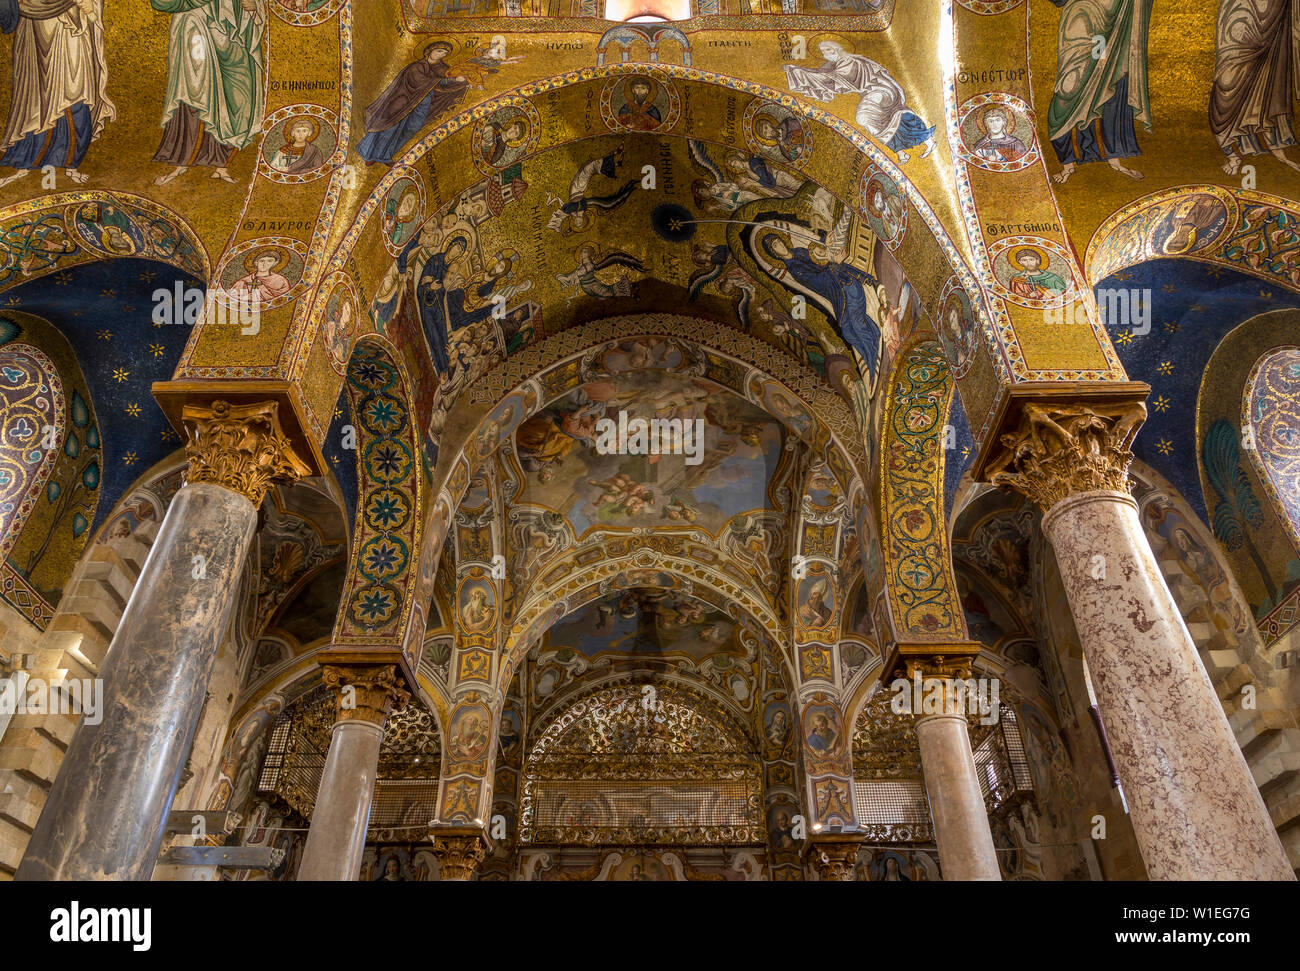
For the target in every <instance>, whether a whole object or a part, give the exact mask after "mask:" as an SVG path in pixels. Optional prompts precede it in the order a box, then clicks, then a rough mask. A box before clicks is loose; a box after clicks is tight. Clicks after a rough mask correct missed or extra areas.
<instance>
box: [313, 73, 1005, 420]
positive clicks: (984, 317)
mask: <svg viewBox="0 0 1300 971" xmlns="http://www.w3.org/2000/svg"><path fill="white" fill-rule="evenodd" d="M650 67H653V68H654V69H655V70H657V71H662V72H664V73H665V74H666V76H668V77H670V78H673V79H676V80H679V81H681V83H683V84H694V85H698V86H700V87H701V88H702V89H704V90H716V92H717V93H723V92H726V91H728V90H739V91H743V92H746V93H749V94H752V95H754V96H755V97H757V98H762V99H767V100H770V101H773V102H776V103H778V104H781V105H782V106H784V107H786V108H788V109H789V110H791V111H793V112H795V113H796V114H798V115H799V116H801V117H803V118H806V119H808V120H809V121H810V122H811V123H814V124H817V125H820V126H822V127H823V128H825V129H827V130H829V131H830V132H833V133H834V135H835V136H837V137H838V138H839V139H840V140H842V141H843V142H845V143H847V144H848V145H849V146H851V147H852V148H853V149H854V150H856V151H857V152H858V153H860V154H861V155H862V156H863V157H864V158H865V159H866V161H867V162H868V163H869V165H870V166H871V167H874V168H875V169H876V170H879V171H883V172H884V173H885V174H886V175H887V176H888V177H889V178H890V179H892V180H893V181H894V182H895V184H896V185H898V186H899V187H900V189H901V190H902V191H903V192H904V193H905V194H906V196H907V198H908V200H909V201H910V203H911V204H912V206H913V207H915V208H916V210H917V212H918V213H919V214H920V216H921V221H922V222H923V223H924V224H925V226H926V227H927V229H928V234H927V235H926V237H925V239H926V240H928V242H926V243H924V244H913V245H928V246H933V247H934V252H933V254H932V255H931V257H930V258H929V259H926V258H925V254H924V253H919V252H918V253H915V254H913V255H912V256H911V258H909V257H908V254H906V253H902V252H901V251H900V254H898V255H899V256H900V263H914V264H916V265H946V266H947V267H948V268H949V270H950V272H949V273H947V274H944V275H943V279H939V280H937V281H936V282H935V283H934V284H933V285H932V286H928V287H927V288H926V290H927V291H929V292H923V304H924V305H925V306H927V307H928V308H929V310H930V311H931V313H932V316H937V313H938V310H939V304H940V298H941V292H940V291H941V290H947V289H949V287H947V286H946V285H947V284H953V283H955V284H956V285H958V286H960V287H961V288H962V289H964V290H965V291H966V293H967V294H969V295H971V296H972V297H973V298H974V299H973V300H972V304H973V305H974V312H975V314H976V317H977V319H978V320H979V321H980V328H979V329H980V332H981V333H982V334H983V335H984V339H983V340H982V341H977V342H976V344H977V347H978V348H979V353H980V354H981V355H983V356H984V357H985V359H986V366H985V369H984V370H983V372H982V373H984V374H985V377H984V378H982V379H981V381H982V382H983V383H985V384H989V385H990V387H989V388H984V389H982V393H981V394H980V395H979V396H978V398H977V399H975V400H973V402H972V403H973V404H975V403H981V408H983V407H984V406H987V407H988V408H990V409H991V404H990V402H991V398H992V397H993V395H992V394H991V393H990V391H991V389H992V387H993V386H995V385H996V383H997V382H998V381H999V380H1001V379H1003V378H1004V377H1005V376H1006V375H1008V374H1009V373H1010V366H1009V363H1008V361H1009V359H1010V358H1009V357H1008V354H1007V351H1006V349H1005V348H1004V347H1002V341H1003V340H1004V339H1005V334H1004V335H1002V336H1001V337H999V336H998V335H997V334H995V331H994V330H993V328H992V327H991V326H989V325H988V324H987V321H988V320H990V319H991V312H990V310H989V297H988V294H987V292H986V291H985V289H984V288H983V287H982V286H981V284H980V283H979V280H978V278H977V277H976V276H975V274H974V273H973V272H972V271H971V270H970V267H969V266H968V265H967V263H966V261H965V257H964V254H963V253H962V252H961V251H960V250H959V249H958V246H957V244H955V243H954V242H953V239H952V238H951V237H950V236H949V234H948V232H947V230H946V229H945V227H944V225H943V223H942V221H941V220H940V219H939V217H938V216H937V215H936V212H935V208H934V207H932V206H931V205H930V203H929V201H928V200H927V199H926V198H925V196H924V195H923V194H922V193H921V191H920V190H919V189H918V188H917V187H916V186H915V184H914V183H912V182H911V181H910V180H909V179H908V178H907V177H906V176H905V175H904V174H903V172H902V171H901V170H900V169H898V167H897V166H896V165H895V164H894V163H893V161H892V160H891V159H890V158H889V157H888V156H887V155H886V154H885V153H884V152H883V151H882V150H881V149H880V148H879V147H878V146H876V145H875V144H874V143H873V142H872V141H871V140H870V139H869V138H868V137H867V136H866V135H865V134H864V133H863V132H861V131H860V130H858V129H857V128H855V127H854V126H852V125H850V124H848V123H847V122H845V121H843V120H841V119H839V118H838V117H836V116H834V115H832V114H830V113H829V112H827V111H825V110H823V109H820V108H815V107H811V106H808V105H806V104H804V103H803V102H802V101H800V99H798V98H797V97H795V96H793V95H791V94H788V93H784V92H781V91H778V90H776V89H773V88H769V87H767V86H765V85H761V84H756V83H751V82H744V81H740V80H737V79H734V78H730V77H727V76H724V75H720V74H715V73H712V72H704V71H698V70H692V69H687V68H684V67H679V66H676V65H670V64H660V63H656V64H653V65H636V64H630V63H629V64H626V65H622V64H619V65H611V66H608V67H603V68H589V69H584V70H582V71H575V72H569V73H567V74H565V75H561V76H558V77H554V78H548V79H543V80H539V81H535V82H530V83H528V84H525V85H521V86H519V87H518V88H515V89H513V90H511V91H509V92H504V93H502V94H501V95H499V96H497V97H495V98H493V99H491V100H489V101H487V102H485V103H483V104H481V105H479V106H477V107H474V108H472V109H469V110H466V111H463V112H461V113H460V114H458V115H456V116H455V117H453V118H451V119H448V120H447V121H445V122H443V123H442V124H441V125H438V126H437V127H435V128H434V129H433V130H432V131H431V132H429V133H428V134H427V135H425V136H424V137H423V138H421V139H420V140H419V141H418V142H417V143H416V144H415V145H413V146H412V147H411V148H409V149H408V150H407V151H406V153H405V154H404V155H402V156H401V157H400V158H399V159H398V160H397V161H396V162H395V164H394V166H393V167H392V169H391V170H390V171H389V172H388V173H387V174H386V175H385V176H384V177H383V178H382V179H381V180H380V181H379V183H378V184H377V185H376V186H375V187H374V188H373V189H372V190H371V192H370V194H369V196H368V197H367V198H366V199H365V201H364V202H363V203H362V204H361V205H360V207H359V208H358V209H357V211H356V215H355V217H354V219H353V221H352V224H351V226H350V228H349V229H348V230H347V232H346V233H344V234H343V236H342V237H341V239H340V241H339V244H338V246H337V247H336V248H335V250H334V253H333V255H332V256H331V257H330V258H329V259H328V260H327V261H324V265H323V267H322V269H321V272H320V275H319V277H318V279H317V280H316V281H314V282H315V283H319V281H320V280H322V279H325V278H326V277H328V276H329V275H331V274H334V273H345V274H346V273H348V272H355V268H356V265H357V259H358V254H357V247H358V244H359V243H360V242H361V240H362V237H363V235H364V234H365V232H366V231H367V230H368V229H369V228H370V227H371V225H372V224H373V223H374V222H375V217H376V216H377V214H378V213H379V212H380V210H381V208H382V206H381V203H382V201H383V199H384V198H385V197H386V195H387V193H388V192H389V190H390V189H392V188H393V186H394V185H395V184H396V183H397V181H398V180H399V179H401V178H403V177H404V175H405V173H407V172H409V170H410V169H411V167H412V166H414V165H415V164H416V163H417V162H419V161H420V160H421V159H423V158H424V157H425V156H426V155H427V154H428V153H429V152H430V151H431V150H432V149H433V148H434V147H435V146H437V145H439V144H441V143H443V142H445V141H446V140H447V139H449V138H450V137H451V136H452V135H454V134H455V133H456V132H458V131H461V130H462V129H472V127H473V123H474V122H475V121H476V120H478V119H481V118H484V117H487V116H488V115H490V114H491V113H492V112H493V111H495V110H497V109H498V108H500V107H502V106H505V105H507V104H510V103H511V101H512V99H514V100H516V101H517V100H519V99H522V98H525V97H527V96H530V95H538V94H542V93H544V92H546V91H549V90H554V89H555V88H559V87H566V86H572V85H577V84H589V83H594V82H597V81H601V80H604V79H607V78H611V77H615V76H617V75H620V74H626V73H632V72H635V71H636V70H638V69H640V70H643V71H644V70H646V69H648V68H650ZM611 134H617V133H616V132H610V131H604V132H595V133H592V134H591V135H584V136H582V137H580V138H574V139H569V140H566V141H563V142H556V143H555V144H548V145H547V146H546V147H545V148H543V149H541V150H540V151H539V152H535V153H534V154H533V155H530V156H526V157H523V158H522V159H521V160H522V161H527V160H528V159H529V158H535V157H537V155H539V154H543V153H545V152H549V151H551V150H554V149H557V148H560V147H562V146H564V145H568V144H572V143H575V142H580V141H583V140H585V139H588V138H594V137H602V136H606V135H611ZM709 135H710V133H708V132H700V133H696V132H692V131H683V132H680V133H677V132H668V133H662V134H661V135H657V136H655V137H678V138H697V137H698V138H699V139H700V140H702V141H706V142H707V141H710V138H709ZM805 174H806V173H805ZM480 177H481V176H477V175H476V176H475V177H474V181H477V180H478V179H479V178H480ZM814 181H815V180H814ZM470 184H472V183H467V184H466V185H465V186H460V187H457V192H460V191H463V190H464V189H466V188H468V187H469V185H470ZM824 187H825V188H827V190H828V191H830V192H831V193H832V194H833V195H834V196H836V198H838V199H841V200H842V201H844V202H845V203H846V205H848V206H850V207H851V208H852V209H853V210H854V211H855V213H856V214H857V215H858V216H859V217H862V216H863V214H864V211H865V210H864V209H863V203H862V201H861V200H860V198H859V197H860V195H861V193H860V191H859V190H858V187H857V186H856V185H849V186H836V187H831V186H829V185H828V186H824ZM444 194H445V195H447V197H448V198H451V197H454V194H451V195H448V194H447V193H446V192H444ZM912 238H914V239H919V238H920V237H919V236H913V237H912ZM957 239H958V240H959V241H961V242H963V243H964V242H965V240H964V238H963V236H962V235H961V234H959V235H958V236H957ZM906 241H907V240H906V238H905V240H904V243H906ZM373 265H374V266H375V267H376V269H374V270H373V271H372V278H371V279H368V280H361V281H358V282H359V283H360V284H361V286H360V289H361V290H362V291H363V292H365V293H373V292H375V289H376V283H377V278H378V276H379V274H380V272H381V271H380V270H379V269H378V267H379V266H384V265H386V263H383V262H381V261H374V264H373ZM913 285H914V286H917V285H918V284H917V283H915V282H914V283H913ZM328 296H329V294H328V293H326V292H325V288H319V289H318V292H317V294H316V297H315V299H314V300H313V301H312V302H311V303H310V306H308V302H307V301H303V302H302V304H300V307H299V311H298V314H299V316H298V319H297V320H296V321H295V324H294V331H295V333H296V334H297V335H298V337H297V339H296V341H295V340H294V339H293V338H291V343H292V344H293V346H292V348H291V351H292V353H291V359H292V360H294V362H295V363H294V365H293V373H292V376H291V377H292V378H294V379H295V380H301V378H302V375H303V374H304V373H305V371H306V369H307V366H308V363H307V362H308V357H309V355H308V354H307V353H306V350H307V349H308V348H310V347H311V346H312V344H313V343H314V342H315V340H316V336H317V332H318V329H319V326H320V323H321V321H322V319H323V317H324V314H325V305H326V301H327V299H328ZM902 336H903V337H904V338H905V337H906V336H907V335H902ZM1011 336H1012V337H1013V338H1014V333H1012V335H1011ZM990 347H996V348H999V351H998V353H996V354H990V353H989V350H988V349H989V348H990ZM968 373H969V372H968ZM331 383H333V382H331ZM332 400H333V399H330V401H331V402H332ZM308 411H309V412H310V414H309V420H310V422H311V424H312V426H313V428H314V430H315V432H316V434H317V436H318V437H319V436H320V435H322V434H323V428H322V427H321V422H320V419H319V418H318V416H317V413H316V409H315V408H309V409H308ZM971 413H972V414H973V415H982V413H983V412H982V410H977V409H976V408H972V409H971ZM988 421H991V411H990V415H989V417H988V419H987V420H986V421H985V422H984V423H983V424H981V423H980V422H979V421H975V420H973V425H972V427H973V430H974V432H975V434H976V438H977V439H978V438H979V437H980V435H981V433H982V431H983V429H984V427H985V425H986V424H987V422H988Z"/></svg>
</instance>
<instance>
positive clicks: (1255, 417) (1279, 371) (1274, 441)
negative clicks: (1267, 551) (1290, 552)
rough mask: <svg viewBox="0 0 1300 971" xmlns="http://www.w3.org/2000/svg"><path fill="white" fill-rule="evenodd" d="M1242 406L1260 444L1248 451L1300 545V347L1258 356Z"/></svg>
mask: <svg viewBox="0 0 1300 971" xmlns="http://www.w3.org/2000/svg"><path fill="white" fill-rule="evenodd" d="M1242 412H1243V414H1242V423H1241V424H1242V427H1243V428H1249V429H1250V431H1251V432H1252V433H1253V434H1252V436H1251V437H1252V441H1253V446H1254V447H1253V448H1246V449H1245V452H1246V454H1247V455H1249V456H1250V459H1251V462H1252V463H1253V464H1254V466H1255V471H1256V472H1257V474H1258V475H1259V477H1260V480H1261V481H1262V482H1263V483H1264V488H1265V489H1266V490H1267V492H1268V497H1269V499H1270V500H1271V501H1272V502H1273V505H1274V506H1275V507H1276V508H1277V510H1278V513H1279V518H1280V519H1281V520H1282V522H1283V523H1284V524H1285V526H1286V527H1287V529H1288V530H1289V531H1290V534H1291V540H1292V542H1293V543H1294V544H1295V546H1296V549H1297V550H1300V348H1297V347H1287V348H1282V349H1280V350H1276V351H1273V352H1271V353H1270V354H1268V355H1267V356H1266V357H1262V358H1260V359H1259V360H1258V361H1256V362H1255V366H1254V367H1253V368H1252V369H1251V373H1250V376H1249V377H1248V378H1247V379H1246V397H1245V399H1244V401H1243V402H1242Z"/></svg>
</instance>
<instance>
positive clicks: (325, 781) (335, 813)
mask: <svg viewBox="0 0 1300 971" xmlns="http://www.w3.org/2000/svg"><path fill="white" fill-rule="evenodd" d="M324 676H325V683H326V684H330V685H333V686H335V687H336V688H338V689H339V692H340V702H339V709H338V720H337V721H336V722H335V723H334V731H333V732H332V733H331V735H330V747H329V754H328V755H327V756H326V757H325V770H324V772H322V774H321V780H320V788H319V789H318V790H317V793H316V805H315V806H314V807H313V809H312V814H311V828H310V829H309V830H308V832H307V845H306V846H305V847H304V848H303V854H302V865H301V866H300V867H299V869H298V879H299V880H355V879H356V878H357V877H358V876H359V875H360V873H361V856H362V854H363V853H364V852H365V848H366V829H367V828H368V826H369V823H370V804H371V801H372V800H373V799H374V794H375V779H376V777H377V776H378V774H379V748H380V745H381V743H382V742H383V740H384V726H385V725H386V724H387V722H388V714H389V712H390V710H391V709H392V707H393V706H394V703H398V704H401V703H404V702H405V700H406V697H407V695H406V692H405V691H404V690H403V689H402V688H401V687H400V686H399V678H400V676H399V674H398V672H397V669H396V668H394V667H392V666H375V667H343V666H327V667H326V668H325V674H324ZM349 689H350V690H349ZM345 690H349V695H350V697H351V699H352V704H351V705H350V706H349V705H346V704H345V703H344V702H343V699H342V693H343V692H344V691H345Z"/></svg>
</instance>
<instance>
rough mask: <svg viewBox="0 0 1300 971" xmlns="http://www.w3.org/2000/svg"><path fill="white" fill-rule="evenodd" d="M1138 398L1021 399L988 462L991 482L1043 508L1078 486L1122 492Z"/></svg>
mask: <svg viewBox="0 0 1300 971" xmlns="http://www.w3.org/2000/svg"><path fill="white" fill-rule="evenodd" d="M1146 416H1147V410H1146V406H1145V405H1144V404H1142V402H1140V401H1126V402H1120V403H1114V404H1105V403H1102V402H1097V403H1088V404H1068V403H1065V402H1049V403H1037V402H1033V401H1027V402H1025V404H1024V406H1023V408H1022V410H1021V417H1020V425H1019V427H1018V428H1017V429H1016V431H1015V432H1014V433H1012V434H1009V435H1003V436H1002V439H1001V441H1002V444H1003V446H1005V449H1006V450H1005V451H1004V452H1003V453H1002V454H1001V455H1000V456H998V458H996V459H995V460H994V461H993V462H992V463H990V466H989V472H990V476H989V479H990V481H991V482H992V483H993V484H994V485H1004V486H1011V487H1012V488H1014V489H1015V490H1016V491H1017V492H1021V493H1023V494H1024V495H1026V496H1028V497H1029V498H1030V499H1032V500H1033V501H1034V502H1035V503H1037V504H1038V506H1039V507H1040V508H1041V509H1042V510H1043V512H1047V511H1048V510H1049V509H1051V508H1052V507H1053V506H1055V505H1056V504H1057V503H1058V502H1060V501H1061V500H1062V499H1065V498H1067V497H1069V496H1072V495H1075V494H1077V493H1080V492H1098V491H1109V492H1128V491H1129V489H1128V467H1129V463H1130V462H1132V461H1133V452H1132V451H1131V449H1130V446H1132V444H1133V438H1134V436H1136V435H1137V430H1138V428H1139V427H1140V426H1141V424H1142V422H1143V421H1144V420H1145V419H1146Z"/></svg>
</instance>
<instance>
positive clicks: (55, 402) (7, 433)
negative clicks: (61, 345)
mask: <svg viewBox="0 0 1300 971" xmlns="http://www.w3.org/2000/svg"><path fill="white" fill-rule="evenodd" d="M66 409H67V403H66V402H65V401H64V395H63V381H62V379H61V378H60V377H59V372H58V371H57V370H56V369H55V367H54V362H53V361H51V360H50V359H49V358H48V357H47V356H46V355H45V353H44V352H43V351H41V350H39V349H38V348H35V347H32V346H31V345H29V344H7V345H5V346H4V347H0V442H2V443H3V448H0V556H4V555H6V554H8V552H9V551H10V550H11V549H12V548H13V546H14V543H16V542H17V540H18V536H19V534H20V533H21V532H22V529H23V524H24V523H25V522H26V521H27V517H28V516H29V515H30V514H31V512H32V509H33V508H34V507H35V506H36V503H37V500H38V498H39V497H40V494H41V491H42V489H43V488H44V487H45V484H46V480H48V479H49V477H50V473H51V472H52V471H53V469H54V465H55V463H56V462H57V461H58V458H59V451H60V449H61V448H62V446H63V442H64V436H65V435H66V433H67V432H66V429H65V428H64V415H65V411H66ZM82 409H83V411H84V410H85V404H84V402H83V403H82ZM52 488H55V489H57V488H58V487H57V486H53V487H52Z"/></svg>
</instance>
